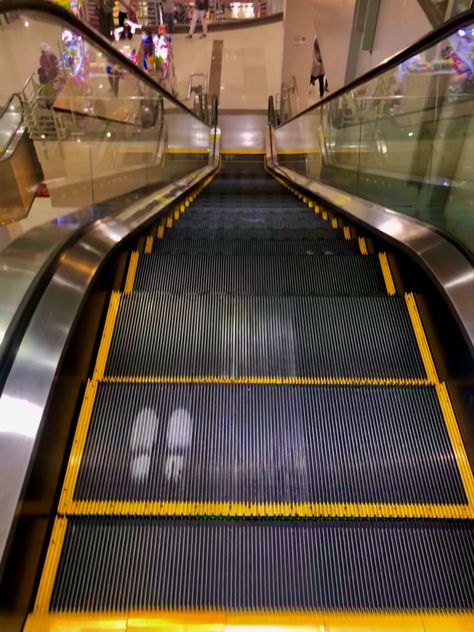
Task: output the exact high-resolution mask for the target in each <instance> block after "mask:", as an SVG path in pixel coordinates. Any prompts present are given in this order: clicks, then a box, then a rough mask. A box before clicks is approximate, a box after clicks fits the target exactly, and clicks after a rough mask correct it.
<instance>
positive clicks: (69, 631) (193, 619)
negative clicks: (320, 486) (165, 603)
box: [24, 610, 474, 632]
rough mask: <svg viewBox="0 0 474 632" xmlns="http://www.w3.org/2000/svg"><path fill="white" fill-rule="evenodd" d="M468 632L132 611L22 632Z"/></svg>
mask: <svg viewBox="0 0 474 632" xmlns="http://www.w3.org/2000/svg"><path fill="white" fill-rule="evenodd" d="M99 630H101V631H113V632H145V631H147V632H148V631H151V630H153V631H154V632H157V631H160V632H171V631H173V632H176V631H179V632H194V631H196V632H244V631H245V632H468V631H470V630H474V613H472V612H459V613H451V612H436V613H433V612H419V611H416V612H405V613H398V612H380V613H377V612H366V613H360V612H348V611H342V612H329V611H313V612H294V611H279V612H269V611H261V612H259V611H253V612H232V611H227V612H225V611H222V610H198V611H193V610H188V611H184V612H179V611H159V610H135V611H126V612H101V613H93V614H87V613H80V612H77V613H67V614H60V613H53V614H49V615H39V614H36V613H34V614H31V615H29V617H28V618H27V620H26V624H25V627H24V632H98V631H99Z"/></svg>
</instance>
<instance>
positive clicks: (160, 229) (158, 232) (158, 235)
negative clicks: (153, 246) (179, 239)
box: [156, 226, 165, 239]
mask: <svg viewBox="0 0 474 632" xmlns="http://www.w3.org/2000/svg"><path fill="white" fill-rule="evenodd" d="M164 236H165V227H164V226H158V228H157V229H156V238H157V239H163V237H164Z"/></svg>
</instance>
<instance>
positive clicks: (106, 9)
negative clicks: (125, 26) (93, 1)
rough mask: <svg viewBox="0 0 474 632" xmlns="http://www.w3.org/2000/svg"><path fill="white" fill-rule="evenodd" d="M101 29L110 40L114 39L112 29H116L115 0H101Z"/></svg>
mask: <svg viewBox="0 0 474 632" xmlns="http://www.w3.org/2000/svg"><path fill="white" fill-rule="evenodd" d="M97 8H98V11H99V31H100V32H101V33H102V35H103V36H104V37H106V38H107V39H109V40H112V39H113V35H112V31H113V30H114V17H113V11H114V0H99V2H98V6H97Z"/></svg>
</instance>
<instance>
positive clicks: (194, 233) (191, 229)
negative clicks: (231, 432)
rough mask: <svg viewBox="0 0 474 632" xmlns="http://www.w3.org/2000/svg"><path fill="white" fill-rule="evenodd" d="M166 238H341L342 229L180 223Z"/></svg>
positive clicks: (282, 239) (168, 232) (313, 239)
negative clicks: (214, 225)
mask: <svg viewBox="0 0 474 632" xmlns="http://www.w3.org/2000/svg"><path fill="white" fill-rule="evenodd" d="M165 239H254V240H265V241H267V240H269V241H293V240H298V241H301V240H303V239H307V240H310V241H311V240H312V241H317V240H326V241H329V240H341V239H342V231H339V230H334V229H333V228H329V227H327V228H298V226H297V225H294V226H292V227H290V228H287V229H285V230H282V229H281V228H275V227H273V228H263V227H260V226H258V227H255V226H254V227H246V228H238V229H237V228H229V227H228V228H224V227H220V228H211V227H200V226H186V225H183V224H181V225H180V223H179V221H178V222H177V223H176V224H175V225H174V226H173V228H172V229H171V230H169V231H167V232H166V237H165Z"/></svg>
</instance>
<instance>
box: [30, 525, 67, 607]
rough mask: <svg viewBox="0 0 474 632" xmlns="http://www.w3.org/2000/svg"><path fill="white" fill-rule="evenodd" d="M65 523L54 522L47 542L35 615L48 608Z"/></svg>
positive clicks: (64, 531)
mask: <svg viewBox="0 0 474 632" xmlns="http://www.w3.org/2000/svg"><path fill="white" fill-rule="evenodd" d="M66 526H67V521H66V519H65V518H56V520H55V521H54V527H53V532H52V534H51V540H50V541H49V546H48V552H47V554H46V560H45V563H44V566H43V572H42V574H41V581H40V585H39V588H38V593H37V595H36V601H35V607H34V611H35V612H36V613H46V612H47V611H48V608H49V602H50V600H51V595H52V592H53V587H54V580H55V579H56V572H57V570H58V564H59V558H60V556H61V550H62V546H63V542H64V534H65V533H66Z"/></svg>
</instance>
